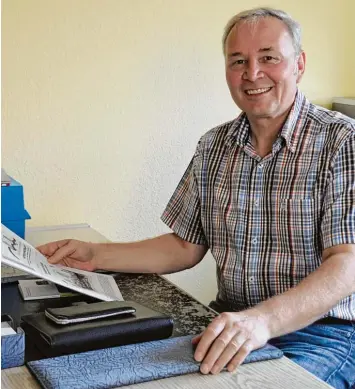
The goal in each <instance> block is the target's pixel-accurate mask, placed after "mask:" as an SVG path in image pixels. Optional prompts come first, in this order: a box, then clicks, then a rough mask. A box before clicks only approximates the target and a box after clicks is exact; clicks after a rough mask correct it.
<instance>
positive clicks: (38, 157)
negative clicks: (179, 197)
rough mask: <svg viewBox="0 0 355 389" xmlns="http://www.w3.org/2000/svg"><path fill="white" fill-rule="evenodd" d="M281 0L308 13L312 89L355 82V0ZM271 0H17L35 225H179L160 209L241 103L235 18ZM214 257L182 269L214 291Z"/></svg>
mask: <svg viewBox="0 0 355 389" xmlns="http://www.w3.org/2000/svg"><path fill="white" fill-rule="evenodd" d="M269 3H270V5H271V6H276V7H283V8H284V9H285V10H287V11H289V12H291V13H292V14H293V15H294V16H295V17H296V18H297V19H298V20H300V22H301V23H302V24H303V27H304V35H305V38H304V46H305V49H306V50H307V51H308V52H309V58H308V70H307V74H306V77H305V79H304V82H303V84H302V86H303V89H304V90H305V92H306V93H307V94H308V96H309V97H310V98H311V99H313V100H315V101H317V102H320V103H323V104H329V102H330V100H331V98H332V97H333V96H335V95H347V96H349V95H352V94H355V93H354V89H355V88H354V85H353V83H355V79H354V78H350V77H353V67H352V66H353V65H354V64H355V62H354V61H355V59H354V57H352V58H351V57H350V56H351V55H353V54H349V51H350V49H351V47H352V45H353V40H352V38H351V36H352V37H353V36H354V34H353V32H354V26H353V24H351V23H350V21H351V19H350V18H351V17H353V14H354V13H353V12H352V13H351V8H352V7H353V0H338V1H337V2H334V1H333V0H332V1H327V0H323V1H319V0H314V1H313V2H310V1H309V0H299V1H298V2H293V1H292V0H279V1H271V2H269ZM258 4H259V1H254V0H239V1H235V0H224V1H219V0H209V1H206V0H178V1H176V0H75V1H73V0H3V2H2V163H3V166H4V167H5V168H6V169H7V170H8V172H9V173H10V174H11V175H13V176H14V177H15V178H17V179H18V180H19V181H21V182H22V183H23V185H24V188H25V197H26V205H27V209H28V211H29V212H30V213H31V215H32V221H31V222H30V225H33V226H36V225H53V224H62V223H80V222H87V223H89V224H91V225H92V226H93V227H94V228H95V229H97V230H98V231H100V232H101V233H103V234H104V235H106V236H107V237H108V238H109V239H111V240H119V241H130V240H138V239H143V238H146V237H150V236H155V235H157V234H160V233H163V232H166V231H167V229H166V228H165V227H164V226H163V224H162V223H161V222H160V221H159V216H160V214H161V212H162V211H163V209H164V206H165V204H166V203H167V201H168V199H169V198H170V196H171V194H172V192H173V190H174V188H175V187H176V185H177V183H178V181H179V179H180V177H181V175H182V174H183V172H184V170H185V168H186V166H187V164H188V162H189V160H190V158H191V156H192V154H193V151H194V149H195V145H196V143H197V141H198V139H199V137H200V136H201V135H202V134H203V133H204V132H206V131H207V130H208V129H210V128H211V127H213V126H215V125H217V124H219V123H221V122H224V121H227V120H229V119H231V118H233V117H234V116H235V115H236V113H237V112H238V111H237V109H236V108H235V107H234V105H233V103H232V101H231V99H230V97H229V93H228V91H227V88H226V86H225V81H224V71H223V58H222V54H221V47H220V40H221V35H222V30H223V27H224V25H225V23H226V21H227V20H228V18H229V17H230V16H232V15H233V14H234V13H236V12H238V11H240V10H242V9H244V8H250V7H253V6H257V5H258ZM302 4H303V7H302ZM338 7H339V9H342V10H343V13H342V14H341V13H340V12H337V10H338ZM346 18H347V19H346ZM335 31H336V33H335ZM351 61H353V62H351ZM350 74H351V75H350ZM214 271H215V270H214V263H213V260H212V259H211V257H210V256H207V258H206V260H204V261H203V262H202V263H201V264H200V265H199V266H197V267H196V268H195V269H192V270H189V271H185V272H182V273H180V274H175V275H171V276H169V277H170V279H172V280H173V281H174V282H176V283H177V284H178V285H180V286H181V287H182V288H184V289H186V290H188V291H189V292H190V293H192V294H193V295H194V296H196V297H197V298H199V299H200V300H201V301H203V302H208V301H209V300H210V299H212V298H213V297H214V295H215V290H216V285H215V274H214Z"/></svg>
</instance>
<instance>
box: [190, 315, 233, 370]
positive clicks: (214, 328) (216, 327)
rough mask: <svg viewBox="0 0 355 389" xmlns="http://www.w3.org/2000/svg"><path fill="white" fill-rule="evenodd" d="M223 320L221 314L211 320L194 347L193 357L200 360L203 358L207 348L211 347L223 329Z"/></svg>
mask: <svg viewBox="0 0 355 389" xmlns="http://www.w3.org/2000/svg"><path fill="white" fill-rule="evenodd" d="M224 326H225V321H224V320H223V318H221V316H218V317H217V318H216V319H214V320H213V321H212V323H211V324H210V325H209V326H208V327H207V328H206V329H205V331H204V332H203V334H202V337H201V339H200V341H199V343H198V345H197V347H196V351H195V355H194V357H195V359H196V361H198V362H200V361H202V360H203V359H204V357H205V355H206V354H207V351H208V349H209V348H210V347H211V345H212V343H213V342H214V340H215V339H216V338H217V336H219V334H220V333H221V332H222V331H223V330H224Z"/></svg>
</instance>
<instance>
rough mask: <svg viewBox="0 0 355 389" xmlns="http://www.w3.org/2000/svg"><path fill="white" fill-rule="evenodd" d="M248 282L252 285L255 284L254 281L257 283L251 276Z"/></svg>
mask: <svg viewBox="0 0 355 389" xmlns="http://www.w3.org/2000/svg"><path fill="white" fill-rule="evenodd" d="M248 281H249V283H250V284H253V283H254V281H255V278H254V277H253V276H251V277H249V278H248Z"/></svg>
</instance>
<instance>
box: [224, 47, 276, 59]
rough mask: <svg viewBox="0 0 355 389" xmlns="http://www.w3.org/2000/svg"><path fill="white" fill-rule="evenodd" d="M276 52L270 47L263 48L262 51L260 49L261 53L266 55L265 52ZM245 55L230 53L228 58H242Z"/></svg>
mask: <svg viewBox="0 0 355 389" xmlns="http://www.w3.org/2000/svg"><path fill="white" fill-rule="evenodd" d="M272 50H274V48H273V47H272V46H270V47H263V48H262V49H259V50H258V51H259V53H265V52H269V51H272ZM242 56H243V54H242V53H241V52H240V51H236V52H234V53H230V54H228V57H229V58H231V57H242Z"/></svg>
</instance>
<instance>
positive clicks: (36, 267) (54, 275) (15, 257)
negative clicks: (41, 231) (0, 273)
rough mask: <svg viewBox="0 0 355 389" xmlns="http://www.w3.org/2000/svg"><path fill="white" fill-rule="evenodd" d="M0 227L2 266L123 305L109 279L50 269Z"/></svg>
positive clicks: (39, 256)
mask: <svg viewBox="0 0 355 389" xmlns="http://www.w3.org/2000/svg"><path fill="white" fill-rule="evenodd" d="M1 227H2V232H1V235H2V242H1V261H2V263H4V264H6V265H9V266H12V267H15V268H17V269H20V270H23V271H25V272H27V273H30V274H33V275H35V276H38V277H39V278H43V279H45V280H47V281H51V282H54V283H55V284H58V285H62V286H64V287H66V288H69V289H72V290H75V291H77V292H80V293H83V294H86V295H88V296H92V297H95V298H97V299H100V300H103V301H113V300H119V301H123V297H122V294H121V292H120V290H119V288H118V286H117V284H116V281H115V279H114V278H113V277H112V276H110V275H107V274H99V273H94V272H88V271H84V270H78V269H73V268H71V267H65V266H60V265H51V264H49V263H48V261H47V258H46V257H45V256H44V255H42V254H41V253H40V252H39V251H38V250H36V249H35V248H34V247H33V246H31V245H30V244H29V243H28V242H26V241H25V240H23V239H22V238H20V237H19V236H18V235H16V234H15V233H13V232H12V231H11V230H9V229H8V228H7V227H5V226H4V225H3V224H2V225H1Z"/></svg>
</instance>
